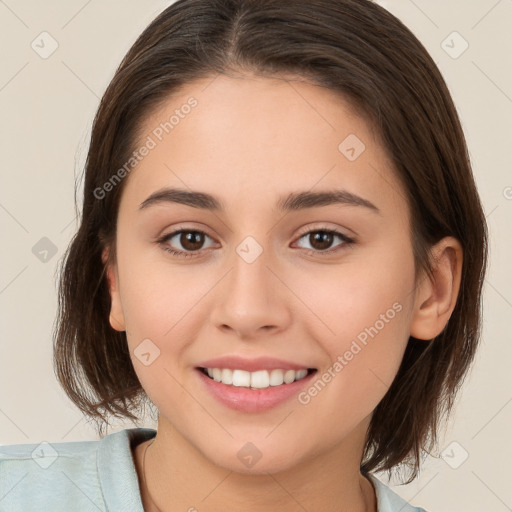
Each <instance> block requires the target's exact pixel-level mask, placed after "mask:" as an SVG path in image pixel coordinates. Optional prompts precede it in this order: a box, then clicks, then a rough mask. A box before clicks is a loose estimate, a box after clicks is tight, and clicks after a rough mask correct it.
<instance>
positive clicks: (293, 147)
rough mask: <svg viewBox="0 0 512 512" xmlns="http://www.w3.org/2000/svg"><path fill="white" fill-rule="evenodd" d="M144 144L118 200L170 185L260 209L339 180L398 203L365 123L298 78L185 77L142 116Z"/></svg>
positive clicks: (399, 195)
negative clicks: (295, 192) (276, 199)
mask: <svg viewBox="0 0 512 512" xmlns="http://www.w3.org/2000/svg"><path fill="white" fill-rule="evenodd" d="M147 143H149V145H150V146H151V150H150V151H147V152H146V153H147V154H146V156H144V157H143V158H141V159H140V161H139V162H138V163H137V165H136V166H135V167H134V170H133V171H132V172H131V173H130V176H129V180H128V181H129V183H128V184H127V187H126V190H125V195H126V196H127V198H126V199H123V200H130V201H132V202H136V201H138V202H139V203H140V202H141V201H142V200H144V199H145V197H146V196H147V195H148V194H150V193H151V192H154V191H155V190H157V189H158V188H161V187H164V186H171V185H173V186H179V187H180V188H190V189H194V190H203V191H209V192H213V193H215V195H217V196H221V197H222V198H225V201H224V202H225V203H226V204H228V205H229V204H231V203H234V202H238V203H240V204H243V205H244V206H245V207H247V208H250V207H258V208H260V207H261V206H262V204H263V203H262V202H263V201H270V200H271V199H272V197H273V196H276V197H277V196H282V195H284V194H285V193H287V192H290V191H293V190H314V189H315V188H318V189H326V188H340V187H343V188H344V189H346V190H348V191H351V192H354V193H355V192H356V191H357V193H358V194H359V195H363V194H365V195H366V196H369V197H374V198H378V200H379V202H380V203H382V202H386V201H387V202H389V203H390V205H391V206H394V207H395V208H402V209H403V208H404V207H405V204H404V203H403V196H404V195H405V194H404V192H403V191H401V187H400V184H399V183H398V180H397V179H396V176H395V175H394V172H393V170H392V165H391V163H390V161H389V159H388V156H387V154H386V151H385V148H384V147H383V146H382V145H381V144H380V142H379V141H378V136H377V134H376V133H375V132H374V131H373V129H372V125H371V124H369V123H368V122H367V121H365V119H364V117H363V116H362V115H360V113H358V112H357V110H356V108H355V106H353V105H352V104H351V103H349V102H348V101H346V100H345V99H343V98H342V97H341V96H340V95H339V94H337V93H335V92H334V91H331V90H329V89H326V88H323V87H319V86H317V85H313V84H311V83H308V82H306V81H304V80H303V79H300V78H298V77H287V78H286V79H276V78H263V77H257V76H244V77H237V78H233V77H227V76H224V75H217V76H216V77H210V78H207V79H201V80H197V81H195V82H193V83H191V84H187V85H186V86H184V87H182V88H181V89H180V90H179V91H178V92H176V93H174V94H173V95H172V96H170V97H169V98H168V99H167V100H166V101H165V102H163V103H162V104H161V105H160V106H159V107H158V108H157V109H156V110H155V111H154V112H152V113H151V114H150V115H148V116H147V118H146V119H145V121H144V122H143V124H142V125H141V127H140V129H139V131H138V142H137V144H136V148H137V147H141V146H143V145H144V144H147ZM136 148H135V149H136ZM370 200H371V199H370Z"/></svg>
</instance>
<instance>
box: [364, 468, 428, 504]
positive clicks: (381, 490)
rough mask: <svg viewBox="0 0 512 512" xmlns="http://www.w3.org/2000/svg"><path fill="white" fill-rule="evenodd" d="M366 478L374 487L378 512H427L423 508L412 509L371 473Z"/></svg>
mask: <svg viewBox="0 0 512 512" xmlns="http://www.w3.org/2000/svg"><path fill="white" fill-rule="evenodd" d="M368 478H369V479H370V480H371V482H372V483H373V485H374V487H375V494H376V495H377V507H378V509H377V511H378V512H395V511H396V510H400V512H427V511H426V510H425V509H423V508H420V507H413V506H412V505H411V504H409V503H408V502H407V501H406V500H404V499H403V498H402V497H401V496H399V495H398V494H397V493H396V492H394V491H393V490H392V489H390V488H389V487H388V486H387V485H386V484H384V483H383V482H381V481H380V480H379V479H378V478H377V477H376V476H374V475H372V474H371V473H370V474H369V475H368Z"/></svg>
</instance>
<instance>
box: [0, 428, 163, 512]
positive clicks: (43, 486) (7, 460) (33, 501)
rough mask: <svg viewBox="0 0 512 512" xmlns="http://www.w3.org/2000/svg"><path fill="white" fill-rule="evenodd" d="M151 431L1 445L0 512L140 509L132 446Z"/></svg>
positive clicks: (142, 439) (139, 430)
mask: <svg viewBox="0 0 512 512" xmlns="http://www.w3.org/2000/svg"><path fill="white" fill-rule="evenodd" d="M154 434H155V431H154V430H152V429H143V428H133V429H125V430H121V431H119V432H115V433H113V434H109V435H107V436H105V437H104V438H103V439H101V440H99V441H75V442H65V443H63V442H58V443H48V442H42V443H37V444H35V443H34V444H18V445H10V446H0V500H1V501H0V510H1V511H2V512H11V511H19V510H23V511H24V512H31V511H36V510H38V511H40V510H41V509H42V507H43V506H44V509H45V510H52V511H54V512H60V511H66V512H73V511H78V510H80V511H88V510H91V511H92V510H94V511H95V512H97V511H98V510H100V511H106V510H123V509H124V510H133V511H134V512H135V511H138V510H140V511H142V507H140V509H139V508H138V507H137V501H138V502H139V503H140V494H139V488H138V479H137V473H136V470H135V466H134V463H133V458H132V454H131V453H132V452H131V447H132V446H133V445H134V444H137V443H139V442H142V441H144V440H146V439H149V438H151V437H153V436H154ZM111 506H113V508H112V507H111Z"/></svg>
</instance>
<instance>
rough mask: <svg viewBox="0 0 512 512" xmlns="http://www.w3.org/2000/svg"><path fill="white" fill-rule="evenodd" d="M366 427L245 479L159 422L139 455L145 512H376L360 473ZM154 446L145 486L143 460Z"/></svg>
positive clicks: (370, 489) (147, 461)
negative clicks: (323, 450)
mask: <svg viewBox="0 0 512 512" xmlns="http://www.w3.org/2000/svg"><path fill="white" fill-rule="evenodd" d="M362 427H364V428H361V429H358V430H357V431H355V432H354V433H353V434H351V436H350V438H346V439H345V440H344V442H343V443H342V444H340V445H339V446H337V447H335V448H333V449H331V450H329V452H328V453H318V454H316V456H314V457H309V458H307V459H305V460H303V461H300V462H299V463H298V464H296V465H294V466H293V467H290V468H287V469H285V470H281V471H278V472H271V471H267V472H264V473H262V474H246V473H238V472H235V471H232V470H230V469H227V468H223V467H221V466H219V465H216V464H214V463H213V462H212V461H211V460H209V459H208V458H206V457H205V456H204V455H203V454H202V453H201V452H199V451H198V450H197V449H196V448H195V447H194V446H192V445H191V444H190V443H189V442H188V441H187V440H186V439H185V438H184V437H183V436H182V435H181V434H180V433H179V432H178V431H177V430H176V429H175V428H174V427H172V426H171V425H170V424H169V423H166V422H164V421H162V420H161V419H160V420H159V424H158V431H157V435H156V438H155V439H154V441H148V442H145V443H142V444H141V445H139V446H137V448H136V450H135V460H136V467H137V472H138V474H139V482H140V488H141V498H142V501H143V505H144V510H145V511H147V512H178V511H180V512H183V511H190V512H196V510H201V512H211V511H216V510H223V511H224V512H234V511H239V510H244V511H246V512H263V511H265V512H266V511H268V510H273V509H276V508H278V509H279V510H280V512H292V511H296V510H297V509H298V508H299V509H301V510H308V511H310V512H315V511H322V512H349V511H350V512H377V507H376V498H375V491H374V489H373V486H372V484H371V483H370V482H369V481H368V480H367V479H366V478H364V477H363V476H362V475H361V473H360V471H359V462H360V459H361V454H362V448H363V444H362V443H364V436H362V435H361V432H366V428H365V427H366V424H365V425H362ZM149 445H151V447H150V449H148V450H147V452H146V457H145V480H146V481H145V482H144V479H143V478H144V477H143V474H142V458H143V455H144V452H145V451H146V449H147V448H148V446H149ZM354 446H357V447H358V448H359V449H360V450H354ZM347 447H350V449H348V448H347ZM144 484H146V485H144Z"/></svg>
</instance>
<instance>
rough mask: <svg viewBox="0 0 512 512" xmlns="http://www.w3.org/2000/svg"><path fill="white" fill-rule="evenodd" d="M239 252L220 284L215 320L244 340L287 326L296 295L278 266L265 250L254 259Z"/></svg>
mask: <svg viewBox="0 0 512 512" xmlns="http://www.w3.org/2000/svg"><path fill="white" fill-rule="evenodd" d="M240 254H242V256H240ZM240 254H239V253H235V255H234V257H233V258H232V259H231V261H230V262H231V263H232V265H231V268H230V270H229V271H228V273H227V275H225V277H224V279H223V280H222V282H221V283H219V285H220V286H219V287H218V291H217V296H216V297H215V301H214V303H215V305H214V308H213V310H212V317H211V318H212V322H213V323H214V325H215V327H216V328H218V329H220V330H223V331H225V332H228V331H231V332H232V334H234V335H236V336H238V337H239V338H240V339H247V340H249V339H256V338H257V337H259V336H261V335H268V334H269V333H270V332H273V333H274V334H275V333H277V332H281V331H282V330H284V329H286V328H287V326H288V325H289V323H290V319H291V314H290V308H289V304H288V301H289V300H290V297H291V296H292V294H291V293H290V291H289V290H288V288H287V287H286V286H285V285H284V284H283V279H282V277H281V278H280V276H279V270H278V269H277V265H275V264H273V261H271V258H270V257H268V254H267V251H263V252H262V253H261V254H260V255H259V256H258V257H256V258H255V259H254V261H252V262H250V261H251V260H250V259H247V258H245V256H244V253H243V252H240Z"/></svg>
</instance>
